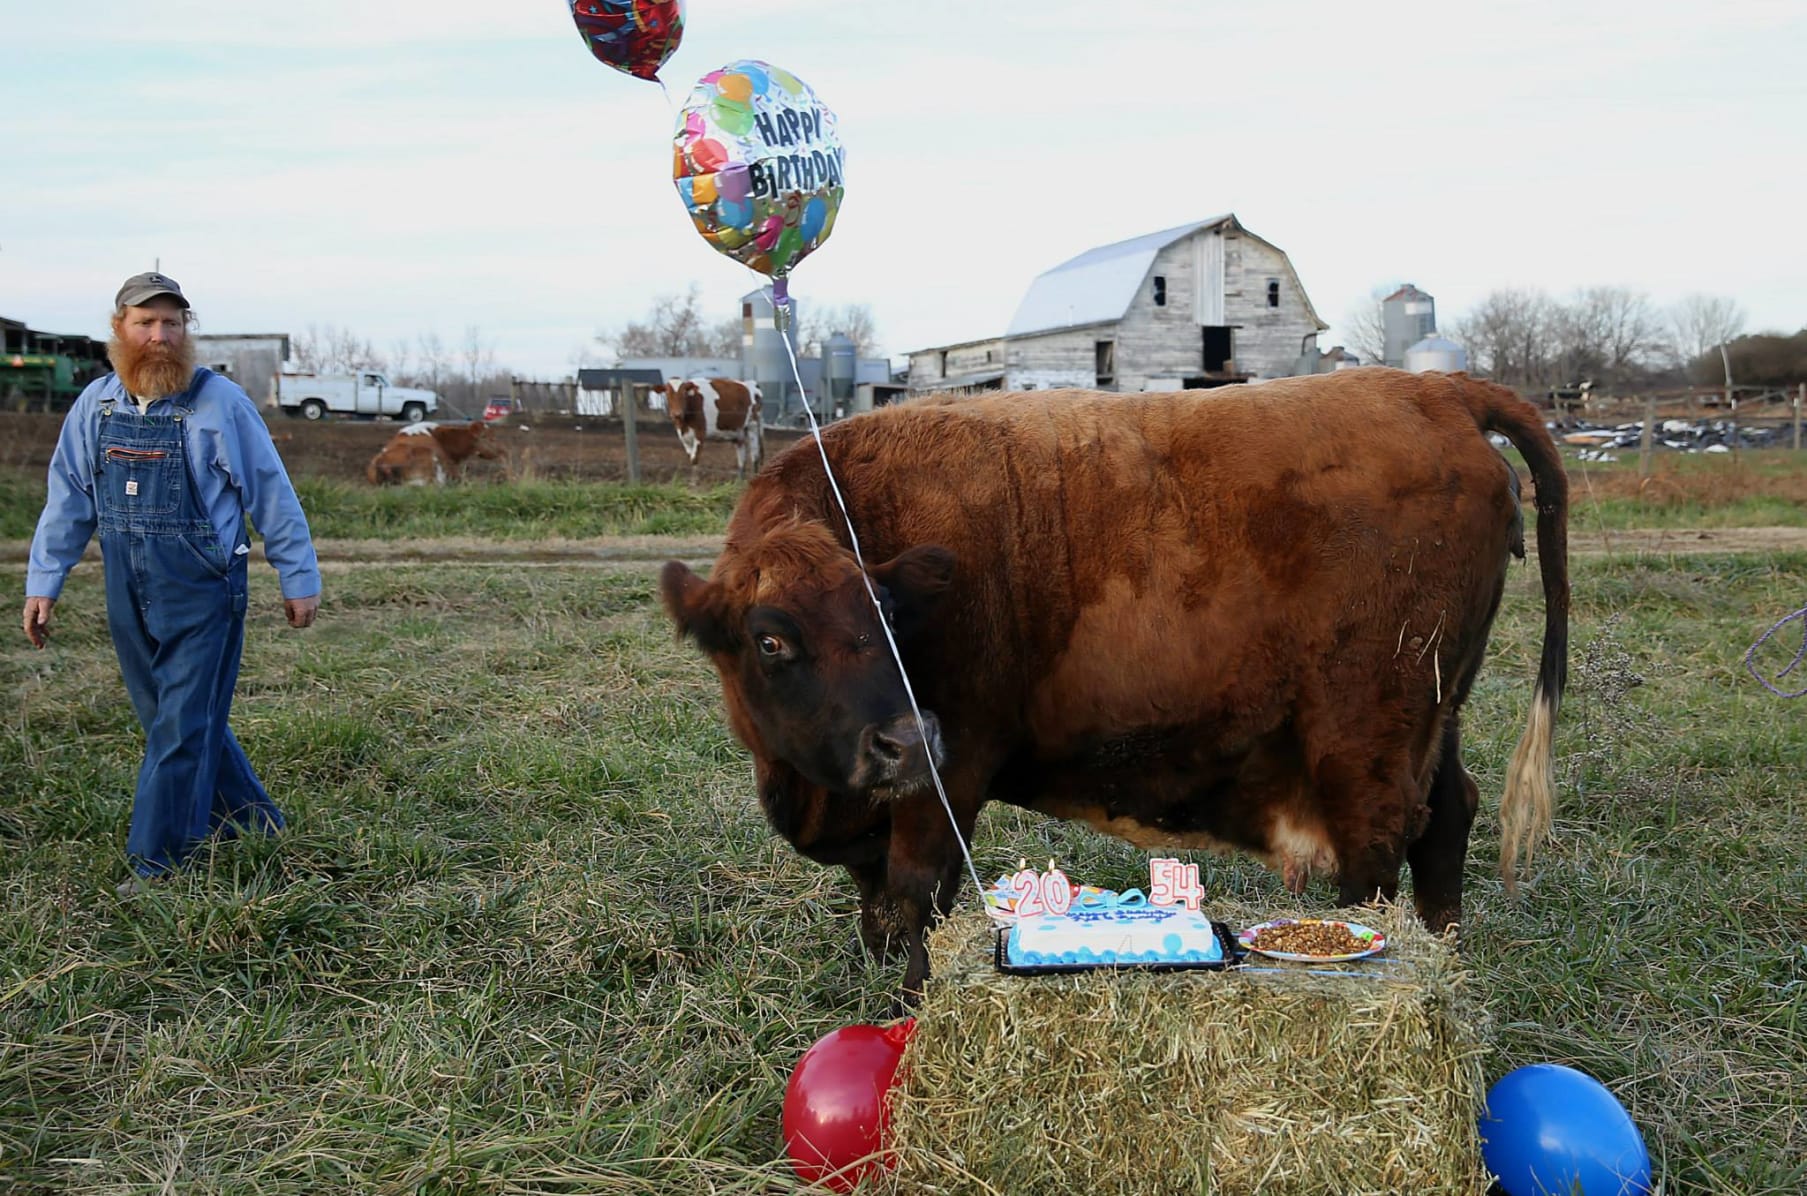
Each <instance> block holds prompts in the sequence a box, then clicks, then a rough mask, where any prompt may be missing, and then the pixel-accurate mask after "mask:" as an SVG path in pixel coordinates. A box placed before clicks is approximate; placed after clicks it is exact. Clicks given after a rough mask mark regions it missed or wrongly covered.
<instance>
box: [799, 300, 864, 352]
mask: <svg viewBox="0 0 1807 1196" xmlns="http://www.w3.org/2000/svg"><path fill="white" fill-rule="evenodd" d="M837 332H838V333H840V334H841V335H842V336H845V337H846V338H847V339H849V340H851V341H852V342H853V353H854V356H855V357H877V356H879V355H880V352H881V350H882V346H881V344H880V343H879V339H878V321H876V320H874V319H873V318H872V309H871V308H870V307H867V306H866V305H865V304H864V303H843V304H839V305H833V306H822V307H811V306H808V305H805V306H804V307H803V319H802V320H801V321H800V322H799V327H798V335H797V342H798V344H799V345H801V346H803V348H804V349H805V351H807V350H808V349H809V348H810V347H811V346H813V347H814V349H815V352H816V354H817V355H818V356H820V355H821V353H822V346H823V345H824V344H826V343H827V341H828V338H829V337H831V336H833V335H834V334H835V333H837Z"/></svg>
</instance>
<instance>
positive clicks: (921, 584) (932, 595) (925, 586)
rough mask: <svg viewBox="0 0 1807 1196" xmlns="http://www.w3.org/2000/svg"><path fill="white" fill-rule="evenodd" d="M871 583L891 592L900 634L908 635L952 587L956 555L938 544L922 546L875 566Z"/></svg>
mask: <svg viewBox="0 0 1807 1196" xmlns="http://www.w3.org/2000/svg"><path fill="white" fill-rule="evenodd" d="M872 579H873V580H874V581H876V582H878V583H879V584H880V585H882V586H884V587H885V589H886V590H888V591H890V594H891V601H892V603H893V604H894V605H895V607H896V611H897V623H898V630H899V631H900V632H906V631H907V630H908V628H909V626H910V625H911V624H913V623H914V622H915V620H916V619H917V618H918V617H920V616H921V615H924V614H926V613H927V612H928V611H929V610H930V609H931V608H932V607H933V606H934V605H935V602H936V600H937V599H939V598H940V597H941V595H942V594H943V593H945V592H946V590H947V587H948V586H949V585H950V584H952V582H953V580H954V554H953V553H951V552H949V551H948V550H947V549H945V548H943V547H941V546H940V545H938V544H919V545H917V546H916V547H915V548H907V549H905V550H904V551H902V552H900V553H898V554H897V555H896V556H894V557H892V558H891V559H890V560H888V561H886V562H885V563H884V564H882V565H877V566H874V567H873V569H872Z"/></svg>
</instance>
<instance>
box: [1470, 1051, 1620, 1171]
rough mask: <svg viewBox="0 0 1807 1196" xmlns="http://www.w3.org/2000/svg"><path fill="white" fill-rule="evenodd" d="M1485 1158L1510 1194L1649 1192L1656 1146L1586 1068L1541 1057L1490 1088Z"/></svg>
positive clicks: (1483, 1137) (1484, 1115) (1483, 1142)
mask: <svg viewBox="0 0 1807 1196" xmlns="http://www.w3.org/2000/svg"><path fill="white" fill-rule="evenodd" d="M1480 1126H1481V1158H1482V1159H1483V1160H1484V1161H1485V1162H1486V1164H1487V1169H1488V1170H1489V1171H1491V1172H1493V1174H1494V1175H1495V1176H1496V1177H1497V1178H1498V1179H1499V1181H1500V1186H1501V1187H1502V1188H1504V1189H1506V1192H1507V1196H1648V1194H1649V1192H1650V1152H1649V1151H1647V1150H1645V1149H1644V1138H1643V1135H1641V1134H1639V1133H1638V1127H1637V1126H1636V1125H1634V1124H1633V1123H1632V1120H1631V1115H1630V1114H1628V1113H1627V1112H1625V1106H1624V1105H1621V1104H1620V1103H1619V1101H1618V1098H1616V1097H1615V1096H1613V1094H1612V1093H1610V1092H1608V1091H1607V1090H1606V1086H1605V1085H1604V1084H1602V1083H1600V1081H1598V1080H1596V1079H1594V1078H1593V1077H1592V1076H1590V1075H1588V1074H1587V1073H1585V1072H1580V1071H1576V1070H1575V1069H1574V1068H1572V1067H1565V1066H1563V1065H1562V1064H1560V1063H1533V1064H1531V1065H1530V1066H1528V1067H1521V1068H1519V1069H1517V1070H1516V1071H1510V1072H1507V1073H1506V1074H1505V1075H1504V1076H1501V1077H1500V1080H1499V1082H1498V1083H1497V1084H1495V1085H1494V1086H1493V1087H1492V1089H1490V1090H1489V1091H1488V1093H1487V1108H1486V1109H1485V1110H1484V1111H1483V1112H1482V1114H1481V1123H1480Z"/></svg>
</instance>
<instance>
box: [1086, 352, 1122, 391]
mask: <svg viewBox="0 0 1807 1196" xmlns="http://www.w3.org/2000/svg"><path fill="white" fill-rule="evenodd" d="M1092 356H1093V361H1094V364H1095V366H1096V369H1095V371H1094V372H1095V373H1096V375H1097V377H1098V385H1099V386H1100V387H1105V386H1115V385H1116V383H1117V342H1116V341H1097V342H1095V343H1094V344H1093V346H1092Z"/></svg>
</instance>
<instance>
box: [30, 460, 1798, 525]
mask: <svg viewBox="0 0 1807 1196" xmlns="http://www.w3.org/2000/svg"><path fill="white" fill-rule="evenodd" d="M1513 459H1514V460H1515V461H1517V457H1516V455H1514V457H1513ZM1520 468H1521V472H1522V471H1523V467H1522V463H1521V466H1520ZM1570 475H1571V481H1572V487H1573V492H1572V501H1573V513H1572V516H1571V526H1572V527H1573V528H1574V529H1575V530H1576V531H1578V532H1589V531H1614V530H1619V529H1624V528H1696V527H1699V528H1729V527H1807V458H1803V457H1802V456H1801V455H1800V454H1798V453H1794V452H1790V451H1785V450H1779V449H1774V450H1766V451H1763V452H1746V453H1744V454H1742V455H1741V456H1740V457H1739V458H1738V459H1737V460H1732V459H1730V458H1729V457H1725V456H1705V455H1695V456H1687V455H1682V454H1675V453H1671V454H1668V455H1666V456H1662V457H1659V458H1658V459H1657V463H1656V468H1655V469H1654V470H1653V471H1652V476H1651V477H1649V478H1640V477H1639V476H1638V471H1637V463H1636V459H1635V454H1631V455H1629V457H1628V458H1626V459H1621V460H1619V461H1617V462H1612V463H1606V464H1602V463H1588V462H1579V461H1576V462H1572V463H1571V464H1570ZM296 489H297V490H298V491H299V493H300V495H301V501H302V505H303V506H304V507H305V508H306V509H307V513H308V521H309V523H310V525H311V526H312V528H313V532H314V535H316V536H318V537H321V538H325V539H344V540H369V539H385V538H393V539H401V538H414V537H434V538H443V537H454V536H484V537H490V538H494V539H499V540H511V541H521V540H535V539H544V538H548V537H559V538H564V539H583V538H586V537H596V536H610V535H707V534H710V533H714V532H720V531H721V530H722V529H723V528H725V527H726V526H727V523H728V516H729V515H730V514H731V513H732V512H733V510H734V502H735V500H736V499H737V498H738V497H739V493H740V491H739V487H738V486H736V485H733V484H724V485H718V486H714V487H711V488H708V489H701V490H692V489H690V488H688V487H686V486H684V485H681V484H671V485H657V486H653V485H646V486H626V485H598V484H595V483H587V482H577V481H516V482H513V483H507V484H504V483H502V482H501V481H500V475H499V474H493V473H492V474H486V475H484V476H483V477H482V478H481V479H480V480H478V481H475V482H473V483H472V484H470V485H464V486H447V487H443V488H438V487H433V488H427V489H415V488H401V489H394V488H387V489H379V488H376V487H372V486H368V485H365V484H363V483H362V482H344V481H334V480H329V479H326V478H319V477H306V476H303V477H300V478H298V479H297V481H296ZM1528 492H1529V491H1528V490H1527V493H1528ZM43 503H44V478H43V475H42V474H41V473H37V472H33V471H31V470H27V469H24V468H22V467H20V466H18V465H16V464H15V465H7V464H6V463H4V462H0V540H24V539H29V538H30V537H31V533H32V530H33V529H34V528H35V527H36V526H37V518H38V511H39V509H40V508H41V507H42V506H43Z"/></svg>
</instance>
